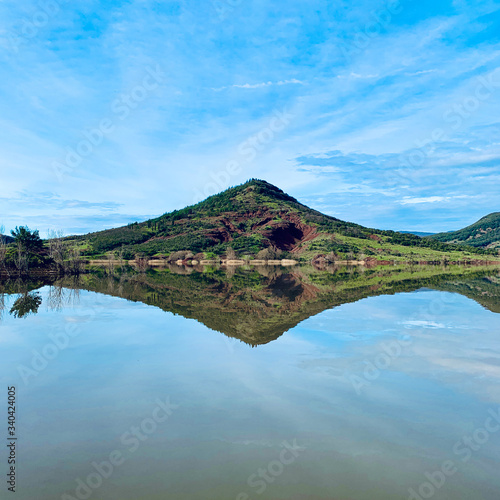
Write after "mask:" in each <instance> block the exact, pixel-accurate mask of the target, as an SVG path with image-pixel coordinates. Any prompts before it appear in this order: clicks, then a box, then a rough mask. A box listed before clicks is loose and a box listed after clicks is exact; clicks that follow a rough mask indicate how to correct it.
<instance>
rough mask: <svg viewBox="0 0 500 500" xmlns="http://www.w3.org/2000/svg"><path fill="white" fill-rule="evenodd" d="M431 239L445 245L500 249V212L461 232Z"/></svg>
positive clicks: (435, 235) (435, 236)
mask: <svg viewBox="0 0 500 500" xmlns="http://www.w3.org/2000/svg"><path fill="white" fill-rule="evenodd" d="M431 238H433V239H435V240H437V241H442V242H445V243H459V244H463V245H471V246H473V247H477V248H489V249H495V248H500V212H495V213H492V214H489V215H487V216H486V217H483V218H482V219H480V220H478V221H477V222H476V223H474V224H472V225H470V226H467V227H466V228H464V229H460V230H459V231H453V232H449V233H438V234H434V235H432V236H431Z"/></svg>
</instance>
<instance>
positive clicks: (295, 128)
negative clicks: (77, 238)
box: [0, 0, 500, 235]
mask: <svg viewBox="0 0 500 500" xmlns="http://www.w3.org/2000/svg"><path fill="white" fill-rule="evenodd" d="M499 66H500V4H499V3H498V2H493V1H489V0H486V1H481V2H479V1H475V2H470V1H463V0H457V1H441V0H437V1H427V0H424V1H422V2H414V1H408V0H402V1H400V2H397V1H390V2H387V1H363V0H359V1H354V2H347V1H343V0H340V1H337V2H329V1H315V0H311V1H308V2H304V1H301V2H299V1H294V0H289V1H287V2H269V1H267V2H264V1H261V0H241V1H240V0H214V1H211V0H207V1H204V2H201V1H193V0H185V1H183V2H175V1H162V2H153V1H148V0H142V1H139V0H137V1H133V0H130V1H126V2H125V1H121V2H120V1H109V2H106V3H104V2H96V1H89V0H86V1H78V0H76V1H73V2H68V1H67V0H40V1H33V2H32V1H23V2H20V3H14V2H11V1H6V0H4V1H2V2H0V82H1V83H0V169H1V180H0V182H1V184H0V186H1V191H0V225H1V224H4V225H5V226H6V228H7V229H11V228H12V227H14V226H16V225H20V224H23V225H24V224H27V225H29V226H30V227H33V228H38V229H40V231H41V233H42V235H45V234H46V231H47V230H48V229H62V230H64V232H65V233H66V234H71V233H83V232H88V231H92V230H96V229H101V228H103V227H114V226H117V225H121V224H124V223H127V222H130V221H135V220H143V219H145V218H148V217H150V216H156V215H159V214H162V213H164V212H167V211H170V210H173V209H176V208H181V207H183V206H185V205H189V204H192V203H193V202H195V201H198V200H199V199H201V198H203V197H204V196H205V195H209V194H213V193H214V192H216V191H221V190H223V189H225V188H226V187H229V186H231V185H235V184H239V183H241V182H244V181H245V180H247V179H248V178H251V177H257V178H262V179H266V180H268V181H269V182H271V183H273V184H276V185H277V186H279V187H280V188H282V189H284V190H285V191H287V192H289V193H290V194H292V195H293V196H295V197H297V198H298V199H300V200H302V201H303V202H305V203H306V204H308V205H310V206H312V207H314V208H316V209H318V210H321V211H324V212H325V213H328V214H331V215H334V216H336V217H339V218H342V219H345V220H349V221H354V222H357V223H360V224H364V225H367V226H370V227H377V228H393V229H400V230H420V231H441V230H451V229H458V228H460V227H463V226H465V225H468V224H470V223H472V222H474V221H475V220H477V219H478V218H480V217H482V216H483V215H486V214H487V213H490V212H494V211H500V205H499V204H498V188H497V186H498V185H499V181H500V142H499V137H500V119H499V110H500V68H499Z"/></svg>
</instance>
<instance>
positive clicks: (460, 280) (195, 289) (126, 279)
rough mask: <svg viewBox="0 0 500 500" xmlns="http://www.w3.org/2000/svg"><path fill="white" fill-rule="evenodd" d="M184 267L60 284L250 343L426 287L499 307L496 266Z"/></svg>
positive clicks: (86, 276) (499, 308)
mask: <svg viewBox="0 0 500 500" xmlns="http://www.w3.org/2000/svg"><path fill="white" fill-rule="evenodd" d="M176 271H177V272H176ZM185 272H186V270H185V269H183V268H175V267H173V268H171V269H169V270H164V271H150V272H148V273H147V274H133V275H130V276H128V275H122V276H116V275H115V276H107V277H105V278H99V277H97V276H96V275H84V276H82V277H81V278H80V281H79V282H78V283H73V284H72V283H68V282H65V281H63V282H61V284H62V285H64V286H67V287H70V288H72V287H75V286H76V287H81V288H84V289H87V290H92V291H95V292H100V293H105V294H108V295H115V296H118V297H123V298H126V299H128V300H132V301H138V302H144V303H146V304H150V305H154V306H156V307H159V308H161V309H163V310H165V311H169V312H173V313H175V314H180V315H182V316H184V317H185V318H192V319H196V320H197V321H199V322H201V323H203V324H204V325H206V326H208V327H209V328H211V329H212V330H216V331H219V332H222V333H224V334H226V335H228V336H230V337H234V338H238V339H240V340H242V341H244V342H247V343H249V344H252V345H258V344H265V343H268V342H270V341H272V340H275V339H276V338H278V337H279V336H280V335H282V334H283V333H284V332H285V331H287V330H289V329H290V328H293V327H294V326H295V325H297V324H298V323H300V322H301V321H303V320H305V319H307V318H309V317H311V316H314V315H316V314H318V313H320V312H322V311H324V310H326V309H330V308H332V307H335V306H338V305H341V304H345V303H347V302H355V301H357V300H360V299H362V298H365V297H370V296H375V295H384V294H394V293H398V292H410V291H414V290H417V289H419V288H421V287H428V288H433V289H436V290H443V291H450V292H457V293H461V294H463V295H466V296H467V297H469V298H472V299H474V300H477V301H478V302H480V303H481V304H483V305H484V306H485V307H487V308H488V309H491V310H493V311H495V312H500V286H499V285H497V284H496V283H495V282H494V280H495V279H496V278H492V277H491V276H489V274H491V270H490V271H489V274H488V271H482V272H480V273H479V274H478V273H477V272H476V273H473V272H471V270H464V269H458V268H448V269H442V268H436V267H430V268H424V269H422V268H418V269H416V270H415V271H414V272H412V271H411V270H408V269H400V270H395V269H384V270H367V269H360V268H343V269H332V270H331V271H330V272H326V271H323V272H318V271H315V270H314V269H313V268H310V267H305V268H304V267H301V268H293V269H292V270H279V269H278V270H276V269H272V268H261V269H254V270H242V269H233V270H231V271H226V270H223V269H220V270H211V272H196V271H195V272H191V273H190V274H183V273H185ZM464 274H465V275H466V276H464ZM467 275H468V276H467Z"/></svg>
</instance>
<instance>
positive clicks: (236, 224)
mask: <svg viewBox="0 0 500 500" xmlns="http://www.w3.org/2000/svg"><path fill="white" fill-rule="evenodd" d="M65 241H66V244H67V245H70V246H75V247H78V248H79V251H80V252H81V253H82V255H84V256H85V257H86V258H88V259H96V258H98V259H103V258H106V257H107V255H110V254H111V255H113V256H114V257H116V258H121V259H125V260H132V259H133V258H134V257H135V256H136V255H144V256H146V257H147V258H151V257H168V256H169V255H173V254H174V253H177V254H178V253H179V252H182V251H184V252H188V251H189V252H191V253H192V254H198V253H200V252H202V253H203V252H204V253H206V252H211V253H212V254H214V255H215V256H217V258H219V257H222V256H225V255H231V256H232V258H255V257H256V256H257V254H259V252H262V251H263V250H266V249H268V250H269V251H270V252H271V253H274V254H275V255H280V256H281V258H283V256H284V255H285V254H286V255H291V256H292V258H294V259H296V260H299V261H310V260H311V259H313V258H314V257H315V256H317V255H321V254H329V255H330V256H331V257H332V258H336V259H340V260H342V259H354V260H356V259H358V260H361V259H364V258H367V257H372V258H385V259H390V260H404V259H407V260H408V259H410V260H415V261H427V260H430V261H433V262H441V261H454V260H474V259H476V260H477V259H479V258H480V256H484V255H495V256H497V252H496V251H493V250H488V249H483V248H476V249H474V248H471V247H468V246H460V245H451V246H450V245H448V244H446V243H443V242H441V241H438V240H436V239H429V238H421V237H419V236H415V235H412V234H403V233H397V232H394V231H380V230H376V229H370V228H366V227H363V226H360V225H358V224H353V223H350V222H345V221H341V220H338V219H336V218H334V217H330V216H327V215H324V214H322V213H320V212H318V211H316V210H313V209H311V208H309V207H307V206H305V205H303V204H301V203H299V202H298V201H297V200H296V199H295V198H293V197H291V196H289V195H287V194H286V193H284V192H283V191H282V190H281V189H279V188H277V187H275V186H273V185H271V184H269V183H267V182H265V181H262V180H258V179H251V180H249V181H248V182H246V183H244V184H242V185H240V186H236V187H232V188H229V189H227V190H226V191H224V192H222V193H219V194H216V195H213V196H210V197H209V198H207V199H206V200H204V201H201V202H200V203H197V204H196V205H193V206H189V207H186V208H183V209H181V210H175V211H173V212H170V213H166V214H164V215H162V216H161V217H157V218H155V219H151V220H148V221H145V222H142V223H137V222H136V223H134V224H129V225H128V226H125V227H121V228H116V229H111V230H107V231H100V232H97V233H92V234H88V235H85V236H78V237H72V238H68V239H66V240H65ZM290 252H293V253H291V254H290ZM119 256H120V257H119ZM176 258H179V257H176ZM483 258H484V257H483Z"/></svg>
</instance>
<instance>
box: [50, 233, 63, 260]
mask: <svg viewBox="0 0 500 500" xmlns="http://www.w3.org/2000/svg"><path fill="white" fill-rule="evenodd" d="M48 237H49V255H50V258H51V259H52V260H53V261H54V262H55V263H56V264H57V265H58V266H59V267H60V268H63V267H64V260H65V258H66V251H65V248H64V243H63V238H64V232H63V231H53V230H49V234H48Z"/></svg>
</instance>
